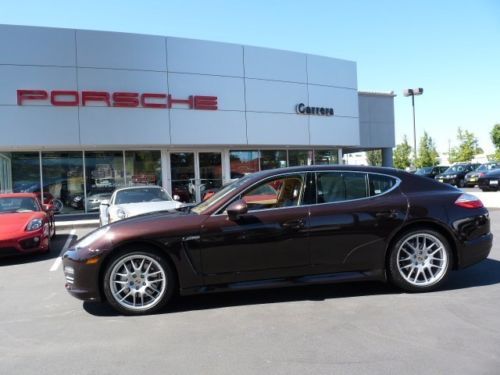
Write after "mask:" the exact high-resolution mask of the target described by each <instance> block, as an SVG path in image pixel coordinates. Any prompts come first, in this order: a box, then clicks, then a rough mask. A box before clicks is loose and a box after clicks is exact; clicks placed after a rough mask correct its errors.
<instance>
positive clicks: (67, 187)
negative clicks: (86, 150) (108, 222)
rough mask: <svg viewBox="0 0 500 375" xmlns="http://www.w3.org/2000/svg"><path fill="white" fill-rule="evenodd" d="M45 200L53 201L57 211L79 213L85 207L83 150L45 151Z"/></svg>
mask: <svg viewBox="0 0 500 375" xmlns="http://www.w3.org/2000/svg"><path fill="white" fill-rule="evenodd" d="M42 176H43V193H44V201H51V203H53V204H54V207H55V209H56V212H58V213H63V214H70V213H79V212H82V211H83V210H84V207H83V206H82V205H80V204H79V202H80V201H82V200H83V199H84V188H83V185H84V181H83V154H82V152H43V153H42Z"/></svg>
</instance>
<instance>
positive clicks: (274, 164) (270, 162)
mask: <svg viewBox="0 0 500 375" xmlns="http://www.w3.org/2000/svg"><path fill="white" fill-rule="evenodd" d="M287 164H288V163H287V157H286V150H262V151H261V152H260V169H261V170H266V169H275V168H284V167H286V166H287Z"/></svg>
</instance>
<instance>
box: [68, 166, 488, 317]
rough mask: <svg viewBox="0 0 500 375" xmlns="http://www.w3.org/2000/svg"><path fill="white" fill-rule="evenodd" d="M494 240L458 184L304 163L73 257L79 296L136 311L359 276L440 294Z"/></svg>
mask: <svg viewBox="0 0 500 375" xmlns="http://www.w3.org/2000/svg"><path fill="white" fill-rule="evenodd" d="M492 240H493V235H492V234H491V232H490V222H489V216H488V210H487V209H486V208H484V207H483V204H482V203H481V201H480V200H479V199H478V198H477V197H475V196H473V195H470V194H464V193H463V192H461V191H460V190H458V189H456V188H454V187H452V186H449V185H445V184H439V183H437V182H436V181H433V180H431V179H429V178H424V177H420V176H416V175H412V174H409V173H406V172H403V171H398V170H396V169H389V168H373V167H372V168H368V167H354V166H347V165H346V166H303V167H293V168H286V169H274V170H267V171H262V172H258V173H255V174H251V175H247V176H245V177H242V178H241V179H239V180H237V181H235V182H233V183H232V184H229V185H227V186H225V187H224V188H222V189H221V190H219V191H218V192H217V193H216V194H215V195H213V196H212V197H211V198H209V199H208V200H206V201H204V202H202V203H200V204H198V205H197V206H194V207H190V208H189V209H183V210H180V211H177V212H156V213H151V214H146V215H141V216H135V217H131V218H128V219H124V220H121V221H118V222H116V223H113V224H111V225H106V226H103V227H101V228H100V229H98V230H96V231H94V232H91V233H90V234H88V235H87V236H86V237H84V238H82V239H81V240H80V241H79V242H78V243H76V244H75V245H74V246H73V247H72V248H70V249H69V250H67V251H66V252H65V253H64V255H63V264H64V274H65V277H66V288H67V290H68V291H69V292H70V293H71V294H72V295H73V296H75V297H77V298H80V299H83V300H106V301H107V302H108V303H110V304H111V305H112V306H113V307H114V308H115V309H116V310H118V311H120V312H122V313H124V314H131V315H133V314H145V313H152V312H155V311H158V310H159V309H161V308H162V307H163V306H165V305H166V304H168V302H169V300H170V299H171V297H172V296H174V295H175V294H176V293H179V294H181V295H187V294H194V293H209V292H216V291H229V290H244V289H255V288H271V287H282V286H292V285H307V284H323V283H334V282H340V281H355V280H382V281H385V280H388V281H390V282H392V283H393V284H394V285H396V286H398V287H399V288H401V289H403V290H406V291H411V292H426V291H431V290H434V289H436V288H438V287H440V286H441V285H442V284H443V282H444V281H445V280H446V277H447V276H448V275H449V273H450V271H451V270H452V269H460V268H464V267H467V266H470V265H472V264H474V263H477V262H479V261H481V260H483V259H484V258H486V257H487V256H488V254H489V252H490V249H491V246H492Z"/></svg>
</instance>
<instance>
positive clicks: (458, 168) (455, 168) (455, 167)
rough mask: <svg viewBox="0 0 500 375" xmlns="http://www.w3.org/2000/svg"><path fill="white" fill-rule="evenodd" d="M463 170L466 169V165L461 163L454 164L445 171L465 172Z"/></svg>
mask: <svg viewBox="0 0 500 375" xmlns="http://www.w3.org/2000/svg"><path fill="white" fill-rule="evenodd" d="M463 171H465V165H463V164H459V165H452V166H451V167H450V168H448V169H447V170H446V171H445V172H444V173H457V172H463Z"/></svg>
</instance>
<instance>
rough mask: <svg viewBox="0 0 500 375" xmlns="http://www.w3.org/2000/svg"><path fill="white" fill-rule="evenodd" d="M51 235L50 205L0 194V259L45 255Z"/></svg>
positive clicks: (21, 195) (23, 195)
mask: <svg viewBox="0 0 500 375" xmlns="http://www.w3.org/2000/svg"><path fill="white" fill-rule="evenodd" d="M55 232H56V229H55V225H54V216H53V213H52V210H51V207H50V205H41V204H40V202H39V201H38V199H37V197H36V195H35V194H31V193H12V194H0V256H8V255H15V254H25V253H32V252H47V251H49V246H50V238H51V237H53V236H54V235H55Z"/></svg>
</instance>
